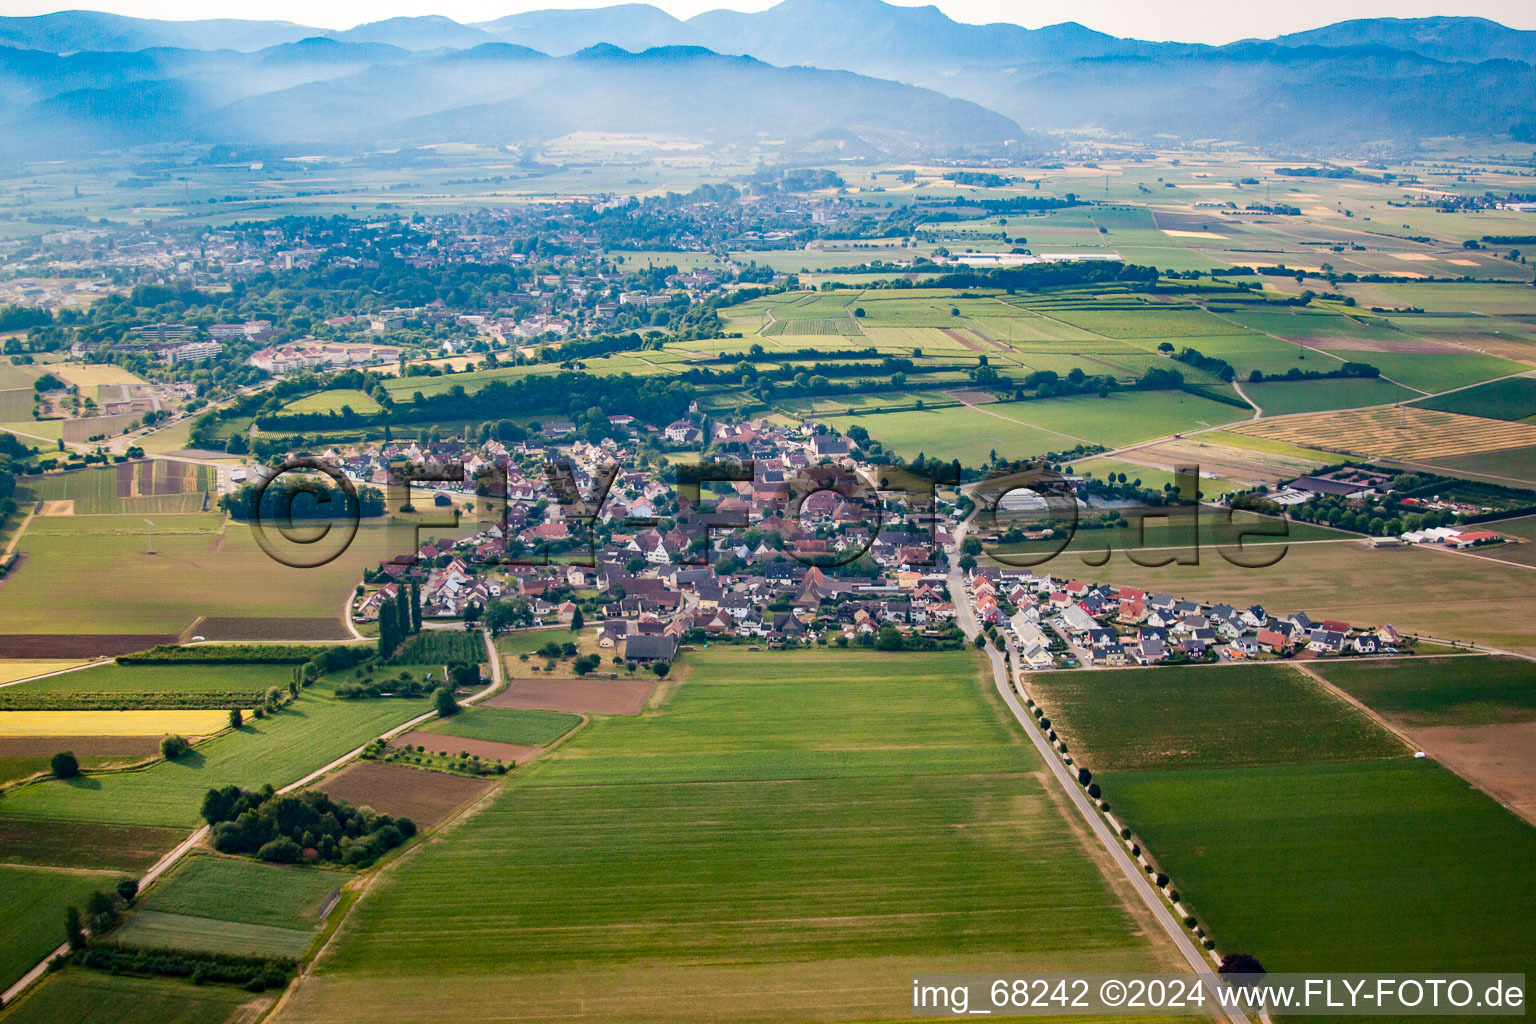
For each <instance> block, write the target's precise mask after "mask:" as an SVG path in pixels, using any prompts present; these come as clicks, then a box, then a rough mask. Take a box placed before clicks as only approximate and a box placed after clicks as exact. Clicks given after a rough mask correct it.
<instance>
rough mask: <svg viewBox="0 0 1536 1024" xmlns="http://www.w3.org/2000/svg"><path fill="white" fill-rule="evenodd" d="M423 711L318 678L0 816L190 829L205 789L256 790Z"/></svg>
mask: <svg viewBox="0 0 1536 1024" xmlns="http://www.w3.org/2000/svg"><path fill="white" fill-rule="evenodd" d="M427 710H429V708H428V705H427V702H425V701H410V700H393V699H379V700H341V699H339V698H337V697H335V696H334V695H333V694H332V693H331V691H330V688H329V685H328V684H327V683H325V682H321V683H317V684H315V685H314V686H311V687H309V688H307V689H305V690H303V691H301V696H300V698H299V700H298V701H297V702H296V703H294V704H290V705H288V706H287V707H285V708H284V709H283V710H281V711H279V712H277V713H276V714H273V715H269V716H268V717H266V718H264V719H254V718H251V719H247V721H246V724H245V725H243V726H241V727H240V728H239V729H238V730H234V731H231V732H227V733H224V734H223V735H221V736H218V737H215V738H214V739H212V740H209V741H208V742H207V743H205V744H202V745H200V746H198V747H196V748H194V750H193V752H192V753H191V754H189V755H187V756H186V757H184V758H182V759H181V760H180V761H162V762H160V763H158V764H155V765H153V766H152V767H150V768H148V769H145V770H144V771H136V772H126V773H120V774H113V775H102V776H98V777H93V778H91V777H88V778H84V779H77V780H71V781H69V782H57V781H51V782H44V783H39V784H37V785H33V786H27V787H25V788H23V789H21V790H19V791H17V792H15V793H12V794H9V795H7V796H5V797H4V798H0V815H11V816H15V817H29V818H64V819H73V820H78V821H97V822H104V823H108V824H122V825H182V826H191V825H194V824H196V823H197V822H198V821H199V820H200V819H199V816H198V809H199V808H200V807H201V806H202V798H203V794H204V793H206V792H207V791H208V790H209V789H212V788H217V787H219V786H224V785H230V784H234V785H238V786H243V787H245V788H256V787H259V786H261V785H263V784H264V783H268V782H270V783H272V784H273V785H274V786H282V785H284V784H286V783H289V782H292V781H294V780H295V779H299V778H302V777H303V776H304V775H306V774H307V773H309V772H311V771H314V770H315V769H317V768H321V767H323V766H324V765H326V764H328V763H329V762H331V761H333V760H335V759H336V758H337V757H340V756H341V755H342V754H345V753H346V752H347V751H349V750H352V749H353V748H355V747H358V746H361V745H362V744H363V743H365V742H367V741H368V740H370V739H372V738H373V737H375V736H377V735H378V734H379V733H381V732H384V731H385V730H386V729H388V728H389V727H391V726H393V725H398V724H399V723H401V722H404V721H407V720H409V719H411V718H414V717H415V716H417V715H420V714H422V713H424V712H426V711H427ZM18 713H20V712H12V714H18ZM120 713H121V712H120ZM62 714H69V715H78V714H79V712H62ZM145 714H154V715H165V714H204V715H214V716H217V717H218V718H219V719H220V722H219V723H218V724H219V725H220V726H223V725H225V724H227V722H225V721H223V719H225V718H226V713H225V712H222V711H216V712H164V711H157V712H145Z"/></svg>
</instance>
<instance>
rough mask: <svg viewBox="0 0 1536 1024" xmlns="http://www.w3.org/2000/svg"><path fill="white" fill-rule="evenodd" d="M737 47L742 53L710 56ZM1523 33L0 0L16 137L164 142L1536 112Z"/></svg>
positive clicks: (797, 140) (1453, 120)
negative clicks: (1237, 32) (254, 14)
mask: <svg viewBox="0 0 1536 1024" xmlns="http://www.w3.org/2000/svg"><path fill="white" fill-rule="evenodd" d="M728 55H735V56H728ZM1533 96H1536V32H1525V31H1517V30H1514V29H1510V28H1506V27H1505V26H1502V25H1499V24H1497V23H1495V22H1491V21H1487V20H1483V19H1478V18H1424V19H1403V20H1398V19H1370V20H1360V21H1347V22H1341V23H1339V24H1336V25H1330V26H1328V27H1326V28H1320V29H1315V30H1312V31H1309V32H1301V33H1294V34H1292V35H1287V36H1281V37H1279V38H1277V39H1274V40H1271V41H1254V40H1250V41H1245V42H1241V43H1234V44H1231V45H1229V46H1221V47H1212V46H1203V45H1196V44H1189V43H1169V42H1144V41H1140V40H1134V39H1120V38H1116V37H1114V36H1110V35H1106V34H1104V33H1101V32H1095V31H1092V30H1090V29H1087V28H1084V27H1083V26H1081V25H1078V24H1075V23H1071V22H1068V23H1065V24H1061V25H1054V26H1050V27H1047V28H1042V29H1033V30H1031V29H1025V28H1021V27H1019V26H1017V25H1009V24H993V25H968V24H963V23H959V22H956V21H953V20H951V19H950V18H948V17H946V16H945V15H944V14H943V13H942V12H941V11H939V10H938V9H937V8H935V7H897V6H893V5H891V4H887V3H884V2H882V0H784V2H782V3H779V4H778V5H777V6H774V7H772V8H770V9H768V10H765V11H762V12H759V13H753V14H743V13H739V12H735V11H725V10H719V11H711V12H709V13H706V14H701V15H698V16H697V17H694V18H690V19H688V20H686V21H683V20H679V19H677V18H674V17H672V16H671V15H669V14H667V13H666V12H664V11H662V10H660V9H658V8H655V7H652V6H649V5H645V4H624V5H619V6H614V7H604V8H596V9H591V10H549V11H534V12H529V13H524V14H515V15H510V16H508V17H505V18H500V19H497V20H495V21H488V22H482V23H478V24H469V25H466V24H460V23H458V22H455V21H452V20H450V19H448V18H443V17H436V16H433V17H418V18H393V19H390V20H387V21H380V22H373V23H370V24H366V25H360V26H358V27H356V28H352V29H348V30H346V31H341V32H333V31H322V30H318V29H312V28H307V27H304V26H301V25H293V24H289V23H286V22H264V21H234V20H211V21H192V22H168V21H150V20H144V19H134V18H125V17H121V16H117V15H110V14H102V13H98V12H89V11H68V12H61V13H57V14H50V15H43V16H40V17H32V18H0V131H3V132H5V137H6V139H7V147H6V148H8V149H10V150H11V155H12V156H13V157H27V156H59V155H66V156H67V155H72V154H76V153H81V152H89V151H92V150H97V149H101V148H104V147H119V146H125V145H134V144H139V143H145V142H158V141H181V140H190V141H207V142H236V143H261V144H277V143H290V144H297V143H301V142H322V141H323V142H331V143H335V142H347V143H349V144H355V145H360V146H366V145H384V144H389V145H411V144H423V143H429V142H442V141H455V140H461V139H463V140H469V141H484V142H495V143H508V142H523V141H539V140H543V139H547V138H551V137H555V136H559V135H562V134H565V133H567V132H570V131H577V130H601V131H639V132H668V133H678V134H688V135H691V136H697V137H702V138H706V139H714V140H720V141H727V140H748V139H753V138H759V139H760V138H773V139H784V140H789V141H790V142H791V143H792V147H791V148H792V149H793V148H794V147H802V146H803V147H809V148H810V149H812V150H814V149H816V148H817V147H823V148H825V147H829V146H830V147H832V148H835V149H837V151H839V152H844V153H863V152H869V153H888V154H894V153H906V152H912V151H919V150H933V149H953V148H967V147H995V146H1000V145H1002V144H1003V143H1005V142H1007V141H1009V140H1017V139H1021V138H1025V137H1027V135H1028V133H1029V132H1031V131H1034V130H1054V129H1089V128H1091V129H1104V130H1109V131H1114V132H1123V133H1129V134H1132V135H1143V136H1151V135H1153V134H1173V135H1176V136H1182V137H1185V138H1223V139H1235V140H1243V141H1252V142H1259V143H1276V144H1284V145H1291V146H1312V147H1319V148H1326V147H1329V146H1338V145H1354V144H1358V143H1362V142H1369V141H1375V140H1382V141H1407V140H1412V139H1414V138H1416V137H1419V136H1426V135H1441V134H1447V133H1452V134H1454V133H1470V132H1476V133H1486V134H1499V133H1503V132H1508V131H1510V130H1512V129H1514V128H1515V127H1516V126H1517V125H1519V124H1520V123H1521V122H1527V124H1528V123H1529V122H1531V121H1532V118H1533V115H1536V110H1533V109H1532V107H1533V103H1532V99H1531V98H1532V97H1533Z"/></svg>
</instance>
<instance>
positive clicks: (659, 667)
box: [651, 661, 672, 679]
mask: <svg viewBox="0 0 1536 1024" xmlns="http://www.w3.org/2000/svg"><path fill="white" fill-rule="evenodd" d="M651 671H652V672H654V673H656V678H657V679H665V678H667V673H668V672H670V671H672V663H671V662H668V661H658V662H656V663H655V664H654V665H652V666H651Z"/></svg>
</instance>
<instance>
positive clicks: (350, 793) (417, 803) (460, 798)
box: [314, 761, 493, 829]
mask: <svg viewBox="0 0 1536 1024" xmlns="http://www.w3.org/2000/svg"><path fill="white" fill-rule="evenodd" d="M491 785H493V783H491V782H490V781H488V780H485V779H472V778H468V777H467V776H463V775H450V774H448V773H447V772H438V771H427V770H423V769H418V768H409V767H406V766H404V765H399V764H386V763H384V762H381V761H358V762H355V763H353V764H350V765H348V766H347V767H346V768H343V769H342V770H341V771H339V772H337V773H336V774H335V775H331V776H329V777H327V778H326V779H324V780H322V781H321V782H319V783H317V784H316V785H315V786H314V788H315V789H318V790H322V791H324V792H325V793H328V794H329V795H330V796H331V797H332V798H333V799H336V800H344V801H346V802H347V803H349V804H351V805H352V806H353V807H372V808H373V809H374V810H376V811H381V812H383V813H384V814H388V815H391V816H393V817H397V818H410V819H411V820H412V821H413V822H415V823H416V827H417V828H422V829H427V828H431V827H432V826H433V825H436V824H437V823H438V822H440V821H442V820H443V819H444V818H445V817H447V816H448V815H449V814H450V813H452V812H453V811H454V810H455V809H456V808H458V807H461V806H463V805H464V804H465V803H467V802H469V801H470V800H472V799H474V798H475V797H477V796H480V795H481V794H482V793H484V792H485V791H486V790H487V789H489V788H490V787H491Z"/></svg>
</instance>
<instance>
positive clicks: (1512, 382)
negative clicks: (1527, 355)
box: [1417, 377, 1536, 420]
mask: <svg viewBox="0 0 1536 1024" xmlns="http://www.w3.org/2000/svg"><path fill="white" fill-rule="evenodd" d="M1417 404H1418V405H1420V406H1422V407H1423V408H1425V409H1438V410H1440V411H1441V412H1459V413H1462V414H1463V415H1466V416H1488V417H1491V418H1492V419H1496V420H1528V419H1531V418H1532V417H1536V377H1511V378H1509V379H1508V380H1499V381H1494V382H1493V383H1491V384H1481V385H1479V386H1477V387H1475V388H1468V389H1467V390H1465V391H1456V392H1453V393H1451V394H1449V395H1437V396H1436V397H1434V398H1428V399H1425V400H1424V401H1422V402H1419V403H1417Z"/></svg>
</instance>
